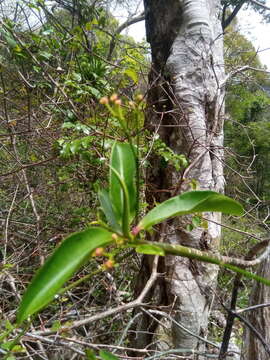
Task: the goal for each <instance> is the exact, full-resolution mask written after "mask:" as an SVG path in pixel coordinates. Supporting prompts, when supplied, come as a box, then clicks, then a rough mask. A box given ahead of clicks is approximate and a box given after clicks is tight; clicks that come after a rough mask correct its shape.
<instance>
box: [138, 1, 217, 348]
mask: <svg viewBox="0 0 270 360" xmlns="http://www.w3.org/2000/svg"><path fill="white" fill-rule="evenodd" d="M144 3H145V14H146V33H147V40H148V41H149V42H150V44H151V50H152V70H151V73H150V75H149V82H150V91H149V96H148V102H149V111H148V115H147V126H148V128H149V129H150V130H151V131H152V132H158V133H159V135H160V137H161V138H162V140H163V141H164V142H166V144H167V145H168V146H169V147H170V148H171V149H172V150H173V151H174V152H175V153H177V154H185V155H186V156H187V158H188V160H189V167H188V168H187V169H186V170H185V171H182V172H179V171H176V170H175V169H174V168H173V167H171V166H167V167H166V168H164V166H163V167H162V166H158V163H159V162H160V160H159V159H154V160H153V159H152V163H153V166H152V170H151V171H150V172H149V173H148V178H147V185H148V189H150V190H148V193H147V199H148V202H149V203H150V204H151V203H152V202H153V201H162V200H164V199H165V198H166V197H169V196H173V195H176V194H177V193H180V192H183V191H185V190H187V189H188V188H189V187H190V181H191V180H192V179H196V181H197V182H198V184H199V188H200V189H211V190H215V191H218V192H223V186H224V181H223V169H222V157H223V153H222V144H223V111H224V109H223V108H224V107H223V101H224V95H223V90H222V89H220V87H219V84H220V83H222V81H223V79H224V73H223V71H224V69H223V39H222V29H221V24H220V20H219V11H220V3H219V1H216V0H208V1H206V0H196V1H190V0H167V1H166V2H164V1H163V0H145V1H144ZM206 216H208V219H212V220H215V221H216V222H219V221H220V215H219V214H212V213H209V214H207V215H206ZM187 221H189V219H188V218H179V219H176V220H175V221H170V222H168V223H167V225H166V226H165V227H164V226H163V229H162V232H163V236H165V241H167V242H171V243H178V244H182V245H188V246H192V247H195V248H198V249H207V250H210V249H212V250H213V251H217V249H218V245H219V238H220V227H219V226H217V225H215V224H214V223H211V222H209V224H208V229H207V230H205V229H202V228H197V229H195V230H193V231H191V232H188V231H186V230H185V227H186V224H187ZM156 237H158V235H156ZM149 262H151V261H150V260H149V259H148V260H144V264H147V266H144V267H143V270H142V272H143V274H144V276H145V275H146V273H147V269H148V268H150V266H149ZM159 270H160V272H162V273H165V276H164V278H163V282H162V280H160V282H159V283H158V284H157V287H156V289H155V290H154V291H153V293H152V294H151V295H152V296H154V298H155V299H156V301H157V305H166V306H168V309H169V311H170V314H171V315H172V316H173V317H174V319H175V320H176V321H178V322H179V323H181V325H183V326H184V327H185V328H187V329H189V330H190V331H191V332H193V333H194V334H196V335H200V336H206V334H207V323H208V312H209V307H210V304H211V301H212V291H211V289H212V288H213V287H214V286H215V281H216V276H217V268H216V267H215V266H213V265H206V264H201V263H198V262H195V261H190V260H187V259H184V258H180V257H178V258H177V257H172V256H168V257H167V256H166V258H165V259H164V260H162V263H161V264H160V269H159ZM140 280H141V284H140V285H141V286H142V283H143V281H142V279H140ZM139 282H140V281H139ZM160 292H162V294H160ZM160 301H163V302H160ZM150 323H151V321H150V320H149V321H148V322H147V318H146V317H142V320H141V324H140V326H141V330H144V331H146V330H147V331H150V329H151V331H153V329H154V326H153V323H151V325H150ZM170 336H171V342H172V344H171V345H169V346H175V347H177V348H185V349H195V348H198V347H199V344H198V339H197V338H196V337H193V336H190V335H189V334H187V333H186V332H185V331H183V330H182V329H180V328H179V327H178V326H177V325H175V323H172V324H171V331H170ZM149 337H150V335H148V338H147V339H146V337H145V335H144V334H142V336H140V335H139V333H137V337H136V341H137V343H136V345H137V346H139V347H143V346H146V345H147V342H148V343H149V340H150V339H149ZM154 339H155V337H154Z"/></svg>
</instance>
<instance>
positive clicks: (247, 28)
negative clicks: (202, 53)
mask: <svg viewBox="0 0 270 360" xmlns="http://www.w3.org/2000/svg"><path fill="white" fill-rule="evenodd" d="M265 5H266V6H269V7H270V0H266V1H265ZM140 10H142V5H141V8H140ZM238 18H239V20H238V22H239V26H240V32H241V33H242V34H243V35H245V36H246V37H247V38H248V39H249V40H250V41H251V42H252V43H253V46H254V47H255V49H256V50H257V51H258V54H259V57H260V60H261V62H262V64H263V65H266V66H267V67H268V69H269V70H270V24H266V23H265V22H263V21H262V16H261V15H259V14H258V13H256V12H255V11H254V10H252V9H247V10H241V11H240V12H239V14H238ZM119 21H120V22H121V17H120V18H119ZM128 34H129V35H131V36H132V37H133V38H134V39H135V40H137V41H140V40H142V39H143V38H145V28H144V22H140V23H137V24H134V25H132V26H130V27H129V28H128Z"/></svg>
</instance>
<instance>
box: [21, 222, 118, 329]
mask: <svg viewBox="0 0 270 360" xmlns="http://www.w3.org/2000/svg"><path fill="white" fill-rule="evenodd" d="M110 242H112V234H111V233H110V232H109V231H107V230H105V229H102V228H98V227H90V228H88V229H86V230H85V231H81V232H78V233H75V234H72V235H71V236H69V237H68V238H67V239H66V240H64V241H63V242H62V244H61V245H60V246H59V247H58V248H57V249H56V250H55V252H54V253H53V254H52V256H51V257H50V258H49V259H48V260H47V261H46V263H45V264H44V265H43V266H42V267H41V269H40V270H39V271H38V272H37V274H36V275H35V277H34V278H33V280H32V282H31V283H30V285H29V287H28V289H27V290H26V292H25V294H24V296H23V298H22V301H21V304H20V307H19V310H18V314H17V322H18V324H21V323H22V322H23V321H24V320H25V319H27V318H28V316H30V315H32V314H34V313H36V312H37V311H39V310H40V309H42V308H43V307H44V306H46V305H47V304H48V303H49V302H50V301H51V300H53V298H54V296H55V295H56V294H57V292H58V291H59V289H60V288H61V287H62V286H63V285H64V283H65V282H66V281H67V280H68V279H69V278H71V276H72V275H73V274H74V272H75V271H76V270H78V269H79V268H80V267H81V266H82V265H83V264H84V263H85V262H86V261H87V259H88V258H89V256H90V255H91V253H92V252H93V251H94V250H95V249H96V248H97V247H101V246H106V245H107V244H109V243H110Z"/></svg>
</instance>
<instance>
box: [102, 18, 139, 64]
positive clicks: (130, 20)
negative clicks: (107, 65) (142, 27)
mask: <svg viewBox="0 0 270 360" xmlns="http://www.w3.org/2000/svg"><path fill="white" fill-rule="evenodd" d="M143 20H145V13H144V11H143V12H142V13H141V14H140V15H138V16H136V17H134V18H132V19H128V20H127V21H125V22H124V23H123V24H121V25H120V26H119V27H118V29H117V30H116V31H115V33H114V34H113V35H112V40H111V42H110V48H109V52H108V56H107V60H108V61H110V60H111V59H112V54H113V51H114V48H115V46H116V38H117V36H118V35H119V34H120V33H121V32H122V31H123V30H124V29H126V28H127V27H129V26H130V25H133V24H136V23H138V22H140V21H143Z"/></svg>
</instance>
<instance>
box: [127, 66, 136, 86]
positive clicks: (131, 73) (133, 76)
mask: <svg viewBox="0 0 270 360" xmlns="http://www.w3.org/2000/svg"><path fill="white" fill-rule="evenodd" d="M125 74H126V75H127V76H128V77H129V78H131V80H133V82H134V83H135V84H138V74H137V72H136V71H135V70H132V69H127V70H126V71H125Z"/></svg>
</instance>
